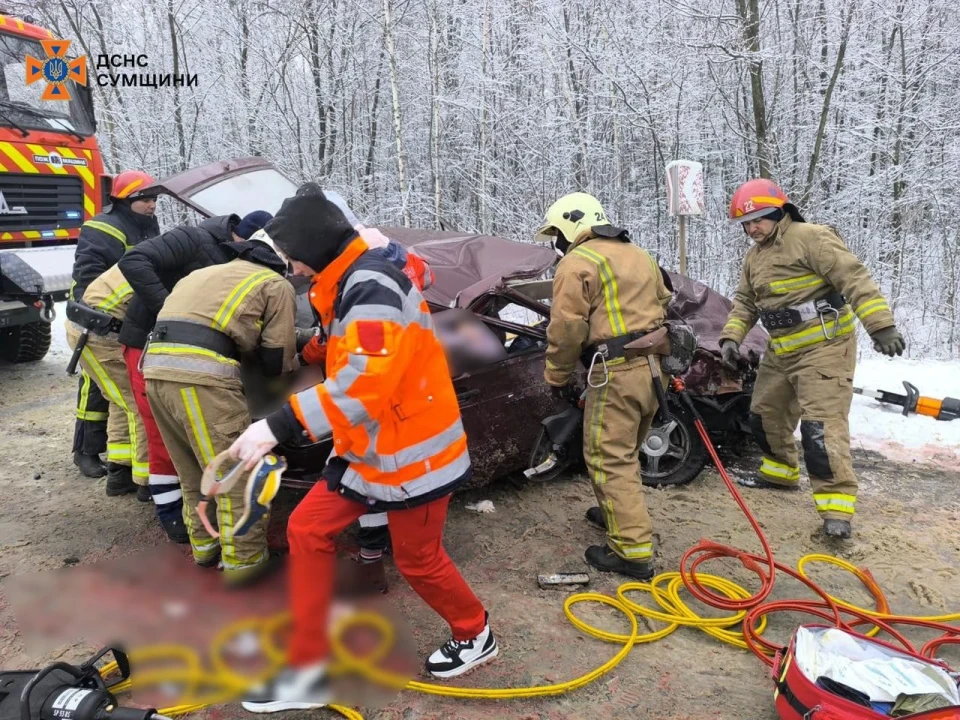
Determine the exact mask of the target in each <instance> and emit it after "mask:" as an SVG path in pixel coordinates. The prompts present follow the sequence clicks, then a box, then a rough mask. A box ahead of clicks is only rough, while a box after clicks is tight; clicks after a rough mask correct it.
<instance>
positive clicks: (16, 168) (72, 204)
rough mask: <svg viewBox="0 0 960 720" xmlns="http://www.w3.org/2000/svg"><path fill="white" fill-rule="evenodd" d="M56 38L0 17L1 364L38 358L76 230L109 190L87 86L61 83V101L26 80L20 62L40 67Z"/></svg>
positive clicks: (65, 280) (67, 275) (66, 278)
mask: <svg viewBox="0 0 960 720" xmlns="http://www.w3.org/2000/svg"><path fill="white" fill-rule="evenodd" d="M55 39H57V38H55V37H54V35H53V33H52V32H51V31H49V30H46V29H44V28H41V27H38V26H37V25H34V24H32V23H30V22H28V21H27V19H20V18H15V17H12V16H9V15H0V360H4V361H7V362H27V361H31V360H39V359H41V358H42V357H43V356H44V355H45V354H46V352H47V350H48V348H49V346H50V322H52V321H53V318H54V310H53V303H54V302H56V301H58V300H62V299H64V298H65V297H66V295H67V293H68V292H69V289H70V281H71V273H72V269H73V257H74V251H75V249H76V242H77V237H78V236H79V234H80V227H81V226H82V225H83V223H84V222H86V221H87V220H89V219H91V218H92V217H93V216H94V215H96V214H97V213H98V212H100V210H101V208H102V207H103V204H104V194H105V192H106V191H107V190H108V188H107V187H106V184H107V183H106V181H105V178H104V174H103V161H102V158H101V155H100V149H99V146H98V145H97V140H96V137H95V132H96V121H95V119H94V112H93V101H92V94H91V91H90V88H89V87H87V86H85V85H82V84H80V83H78V82H75V81H74V80H73V79H66V80H65V81H64V82H63V84H62V86H61V90H66V91H67V92H66V93H62V92H61V93H59V94H61V95H66V94H69V99H57V100H53V99H44V98H43V95H44V90H45V89H46V86H47V78H46V77H40V78H39V79H37V80H34V81H33V82H31V83H28V82H27V73H28V64H29V63H30V62H31V61H30V60H28V58H35V59H36V60H37V61H39V62H40V63H45V62H46V61H47V60H48V55H47V52H46V50H45V48H44V47H43V45H42V42H43V41H46V40H55ZM69 59H70V58H69V57H68V58H67V60H69ZM33 64H34V65H36V62H34V63H33Z"/></svg>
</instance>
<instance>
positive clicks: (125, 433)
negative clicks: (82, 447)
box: [67, 322, 150, 485]
mask: <svg viewBox="0 0 960 720" xmlns="http://www.w3.org/2000/svg"><path fill="white" fill-rule="evenodd" d="M79 338H80V331H79V330H78V329H77V327H76V326H75V325H74V324H73V323H69V322H68V323H67V343H68V344H69V345H70V348H71V349H73V348H75V347H76V346H77V341H78V340H79ZM80 366H81V367H82V368H83V370H84V372H85V373H86V374H87V375H89V376H90V378H91V379H92V380H93V382H94V383H96V385H97V387H98V388H99V389H100V392H101V393H103V396H104V397H105V398H106V399H107V401H108V402H109V409H108V411H107V462H112V463H115V464H117V465H125V466H127V467H130V468H131V470H132V472H133V481H134V482H135V483H136V484H137V485H146V484H147V481H148V478H149V476H150V469H149V466H148V463H147V443H146V442H145V440H146V432H145V430H144V427H143V422H142V421H141V419H140V414H139V413H138V412H137V405H136V402H135V400H134V397H133V388H131V387H130V378H129V377H128V376H127V365H126V363H125V362H124V361H123V351H122V350H121V349H120V344H119V343H118V342H117V341H116V340H111V339H109V338H104V337H99V336H95V335H90V337H89V339H88V340H87V344H86V346H85V347H84V348H83V353H81V355H80Z"/></svg>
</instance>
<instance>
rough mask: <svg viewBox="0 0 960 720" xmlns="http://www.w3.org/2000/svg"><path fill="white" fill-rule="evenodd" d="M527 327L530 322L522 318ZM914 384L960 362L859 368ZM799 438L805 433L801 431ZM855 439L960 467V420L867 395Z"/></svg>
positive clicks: (886, 386) (880, 363)
mask: <svg viewBox="0 0 960 720" xmlns="http://www.w3.org/2000/svg"><path fill="white" fill-rule="evenodd" d="M56 308H57V319H56V320H54V321H53V327H52V331H53V343H52V345H51V348H50V354H51V355H52V356H56V357H64V358H69V357H70V348H69V347H68V346H67V340H66V336H65V334H64V329H63V321H64V319H65V318H66V310H67V304H66V303H57V306H56ZM518 320H520V321H521V322H523V321H527V322H530V320H529V319H528V318H526V317H518ZM903 380H907V381H908V382H911V383H913V384H914V385H916V386H917V388H918V389H919V390H920V394H921V395H926V396H929V397H935V398H938V399H939V398H944V397H954V398H960V361H956V360H954V361H949V360H904V359H902V358H897V359H895V360H890V359H888V358H885V357H880V356H878V355H875V354H872V353H871V355H870V356H868V357H861V359H860V360H859V361H858V363H857V373H856V376H855V377H854V385H856V386H857V387H862V388H865V389H870V390H886V391H887V392H893V393H898V394H900V395H903V394H905V392H904V389H903V384H902V381H903ZM797 437H798V438H799V437H800V435H799V430H798V431H797ZM850 438H851V443H852V445H853V447H855V448H856V447H859V448H862V449H864V450H874V451H876V452H879V453H881V454H882V455H885V456H886V457H889V458H891V459H892V460H900V461H905V462H914V461H915V462H927V463H934V464H936V465H940V466H942V467H951V466H956V463H958V462H960V420H953V421H952V422H944V421H942V420H934V419H933V418H930V417H925V416H922V415H914V414H911V415H910V416H909V417H904V416H903V415H902V414H901V412H900V409H899V408H898V407H896V406H894V405H882V404H880V403H879V402H877V401H876V400H873V399H871V398H866V397H863V396H861V395H854V396H853V407H852V409H851V411H850Z"/></svg>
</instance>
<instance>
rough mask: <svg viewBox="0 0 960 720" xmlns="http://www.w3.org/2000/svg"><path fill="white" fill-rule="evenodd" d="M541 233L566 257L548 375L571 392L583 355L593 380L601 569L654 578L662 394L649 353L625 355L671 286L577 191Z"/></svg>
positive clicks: (592, 447)
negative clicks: (653, 444) (656, 446)
mask: <svg viewBox="0 0 960 720" xmlns="http://www.w3.org/2000/svg"><path fill="white" fill-rule="evenodd" d="M537 239H538V240H540V241H541V242H543V241H552V242H553V246H554V248H555V249H556V250H557V252H558V253H559V254H561V255H562V256H563V257H562V259H561V260H560V263H559V264H558V265H557V268H556V272H555V275H554V280H553V304H552V307H551V313H550V324H549V326H548V327H547V342H548V347H547V364H546V370H545V372H544V377H545V379H546V381H547V383H548V384H549V385H550V386H551V387H553V388H554V389H555V394H557V395H560V396H563V395H564V394H567V390H566V389H565V388H566V386H567V385H568V383H569V382H570V380H571V378H572V376H573V373H574V371H575V370H576V366H577V362H578V361H580V360H581V358H582V359H583V363H584V365H585V367H587V368H590V366H591V364H592V365H593V366H594V367H593V372H592V373H591V375H590V377H589V386H588V389H587V397H586V406H585V414H584V428H583V447H584V455H585V458H586V462H587V468H588V469H589V471H590V477H591V478H592V480H593V489H594V492H595V493H596V496H597V501H598V502H599V507H593V508H590V510H588V511H587V520H589V521H590V522H591V523H593V524H594V525H597V526H598V527H602V528H604V529H605V530H606V531H607V544H606V546H602V547H601V546H592V547H589V548H587V551H586V554H585V558H586V560H587V562H588V563H589V564H590V565H591V566H592V567H594V568H596V569H598V570H601V571H606V572H618V573H621V574H624V575H628V576H630V577H634V578H639V579H644V580H646V579H649V578H650V577H652V576H653V574H654V570H653V527H652V524H651V522H650V515H649V514H648V512H647V506H646V502H645V500H644V496H643V487H642V486H641V484H640V455H639V453H640V446H641V444H642V443H643V441H644V439H645V437H646V435H647V432H648V431H649V429H650V424H651V422H652V420H653V417H654V414H655V413H656V411H657V405H658V402H657V396H656V393H655V390H654V386H653V378H652V377H651V374H650V368H649V366H648V364H647V361H646V359H645V358H643V357H640V358H635V359H631V360H629V361H627V360H626V359H625V357H624V346H625V345H627V344H628V343H630V342H632V341H634V340H636V339H638V338H639V337H641V336H642V335H644V334H646V333H648V332H650V331H652V330H655V329H656V328H658V327H660V325H661V324H662V323H663V320H664V317H665V315H664V313H665V310H664V309H665V307H666V306H667V304H668V303H669V302H670V297H671V293H670V290H668V289H667V287H666V285H665V283H664V279H663V274H662V273H661V271H660V268H659V267H658V266H657V264H656V262H655V261H654V260H653V258H652V257H650V255H648V254H647V253H646V252H645V251H644V250H642V249H641V248H639V247H638V246H636V245H634V244H633V243H632V242H630V238H629V237H628V235H627V232H626V230H623V229H621V228H618V227H615V226H614V225H612V224H611V223H610V221H609V220H608V219H607V216H606V214H605V213H604V211H603V208H602V207H601V206H600V203H599V201H598V200H597V199H596V198H594V197H592V196H590V195H587V194H585V193H572V194H570V195H566V196H564V197H562V198H560V199H559V200H557V201H556V202H555V203H554V204H553V205H552V206H551V207H550V209H549V210H547V216H546V220H545V222H544V225H543V227H541V228H540V230H539V232H538V234H537Z"/></svg>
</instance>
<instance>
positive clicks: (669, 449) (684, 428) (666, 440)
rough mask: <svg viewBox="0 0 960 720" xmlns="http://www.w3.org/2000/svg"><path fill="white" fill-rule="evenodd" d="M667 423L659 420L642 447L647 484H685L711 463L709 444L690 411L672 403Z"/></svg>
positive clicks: (643, 476)
mask: <svg viewBox="0 0 960 720" xmlns="http://www.w3.org/2000/svg"><path fill="white" fill-rule="evenodd" d="M669 410H670V418H669V420H668V421H667V427H666V428H663V427H662V426H659V425H657V424H656V421H654V423H655V424H654V426H653V427H652V428H651V429H650V434H649V435H647V439H646V440H645V441H644V443H643V446H642V447H641V449H640V475H641V477H642V479H643V484H644V485H646V486H647V487H663V486H666V485H685V484H687V483H688V482H690V481H691V480H693V479H694V478H695V477H696V476H697V475H699V474H700V471H701V470H702V469H703V467H704V465H706V464H707V459H708V457H709V456H708V454H707V448H706V447H705V446H704V444H703V440H701V439H700V435H699V433H697V428H696V426H695V425H694V424H693V416H692V415H691V414H690V411H689V410H687V409H686V408H685V407H683V406H681V405H680V404H679V403H670V408H669Z"/></svg>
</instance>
